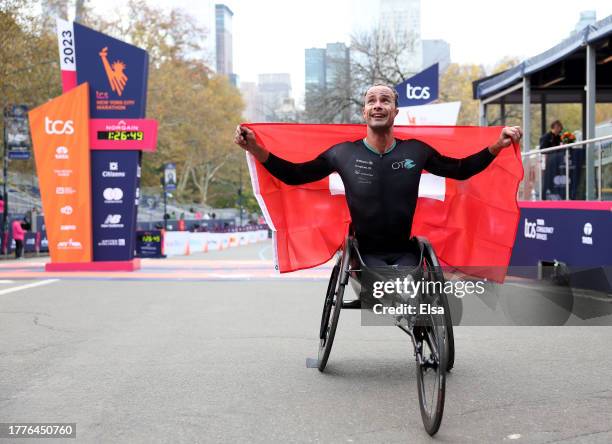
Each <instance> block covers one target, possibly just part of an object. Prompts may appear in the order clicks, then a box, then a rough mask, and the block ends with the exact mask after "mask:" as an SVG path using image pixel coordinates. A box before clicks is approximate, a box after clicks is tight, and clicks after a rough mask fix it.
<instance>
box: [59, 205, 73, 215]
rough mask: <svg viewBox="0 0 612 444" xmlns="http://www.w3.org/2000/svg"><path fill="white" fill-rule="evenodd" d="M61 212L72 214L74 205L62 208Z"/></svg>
mask: <svg viewBox="0 0 612 444" xmlns="http://www.w3.org/2000/svg"><path fill="white" fill-rule="evenodd" d="M60 213H62V214H65V215H66V216H70V215H71V214H72V207H71V206H70V205H66V206H65V207H62V208H60Z"/></svg>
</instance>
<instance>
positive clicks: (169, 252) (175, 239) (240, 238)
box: [164, 230, 268, 256]
mask: <svg viewBox="0 0 612 444" xmlns="http://www.w3.org/2000/svg"><path fill="white" fill-rule="evenodd" d="M266 239H268V230H256V231H239V232H234V233H207V232H204V233H198V232H195V233H193V232H189V231H167V232H166V233H165V235H164V254H165V255H166V256H186V255H189V254H193V253H206V252H208V251H219V250H224V249H226V248H231V247H238V246H241V245H249V244H254V243H256V242H261V241H264V240H266Z"/></svg>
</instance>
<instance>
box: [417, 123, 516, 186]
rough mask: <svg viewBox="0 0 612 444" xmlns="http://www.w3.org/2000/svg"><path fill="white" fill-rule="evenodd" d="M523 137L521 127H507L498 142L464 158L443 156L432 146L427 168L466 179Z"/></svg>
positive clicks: (448, 175)
mask: <svg viewBox="0 0 612 444" xmlns="http://www.w3.org/2000/svg"><path fill="white" fill-rule="evenodd" d="M521 137H522V132H521V129H520V128H519V127H517V126H514V127H509V126H508V127H505V128H504V129H503V130H502V132H501V134H500V136H499V139H498V140H497V142H495V143H494V144H493V145H491V146H490V147H487V148H485V149H483V150H481V151H479V152H477V153H476V154H472V155H471V156H468V157H464V158H463V159H455V158H453V157H446V156H443V155H441V154H440V153H438V152H437V151H436V150H434V149H433V148H431V150H432V153H431V155H430V156H429V159H428V160H427V163H426V164H425V169H426V170H427V171H429V172H430V173H432V174H436V175H438V176H444V177H450V178H451V179H457V180H465V179H468V178H470V177H472V176H473V175H475V174H478V173H480V172H481V171H482V170H484V169H485V168H486V167H488V166H489V164H490V163H491V162H492V161H493V159H495V156H497V154H499V152H500V151H501V150H502V149H504V148H506V147H508V146H510V145H511V144H512V142H513V141H514V142H518V141H519V140H520V139H521Z"/></svg>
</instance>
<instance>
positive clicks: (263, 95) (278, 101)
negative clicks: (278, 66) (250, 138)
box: [257, 73, 291, 122]
mask: <svg viewBox="0 0 612 444" xmlns="http://www.w3.org/2000/svg"><path fill="white" fill-rule="evenodd" d="M257 89H258V91H259V96H260V100H261V107H262V113H263V120H264V121H265V122H274V121H278V120H279V117H278V116H277V111H278V109H279V108H280V107H281V105H282V104H283V101H284V100H285V99H288V98H290V96H291V76H290V75H289V74H288V73H270V74H259V75H258V81H257Z"/></svg>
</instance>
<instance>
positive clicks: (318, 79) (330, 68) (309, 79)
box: [304, 42, 350, 119]
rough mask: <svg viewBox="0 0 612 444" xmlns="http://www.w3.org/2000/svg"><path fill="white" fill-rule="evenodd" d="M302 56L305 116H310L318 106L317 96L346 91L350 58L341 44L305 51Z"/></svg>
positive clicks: (344, 46) (331, 44)
mask: <svg viewBox="0 0 612 444" xmlns="http://www.w3.org/2000/svg"><path fill="white" fill-rule="evenodd" d="M304 55H305V60H304V62H305V63H304V65H305V71H306V72H305V82H304V83H305V85H304V86H305V95H304V105H305V108H306V114H307V115H310V113H311V112H312V111H313V110H314V109H315V108H316V107H319V106H320V103H319V102H320V95H319V94H320V93H321V92H322V91H324V90H326V89H334V90H339V89H340V88H342V89H348V84H349V81H350V56H349V48H348V47H347V46H346V45H345V44H344V43H341V42H337V43H328V44H327V45H326V47H325V48H309V49H306V50H305V52H304ZM336 92H337V91H336ZM315 119H316V118H315ZM346 119H348V116H346Z"/></svg>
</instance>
